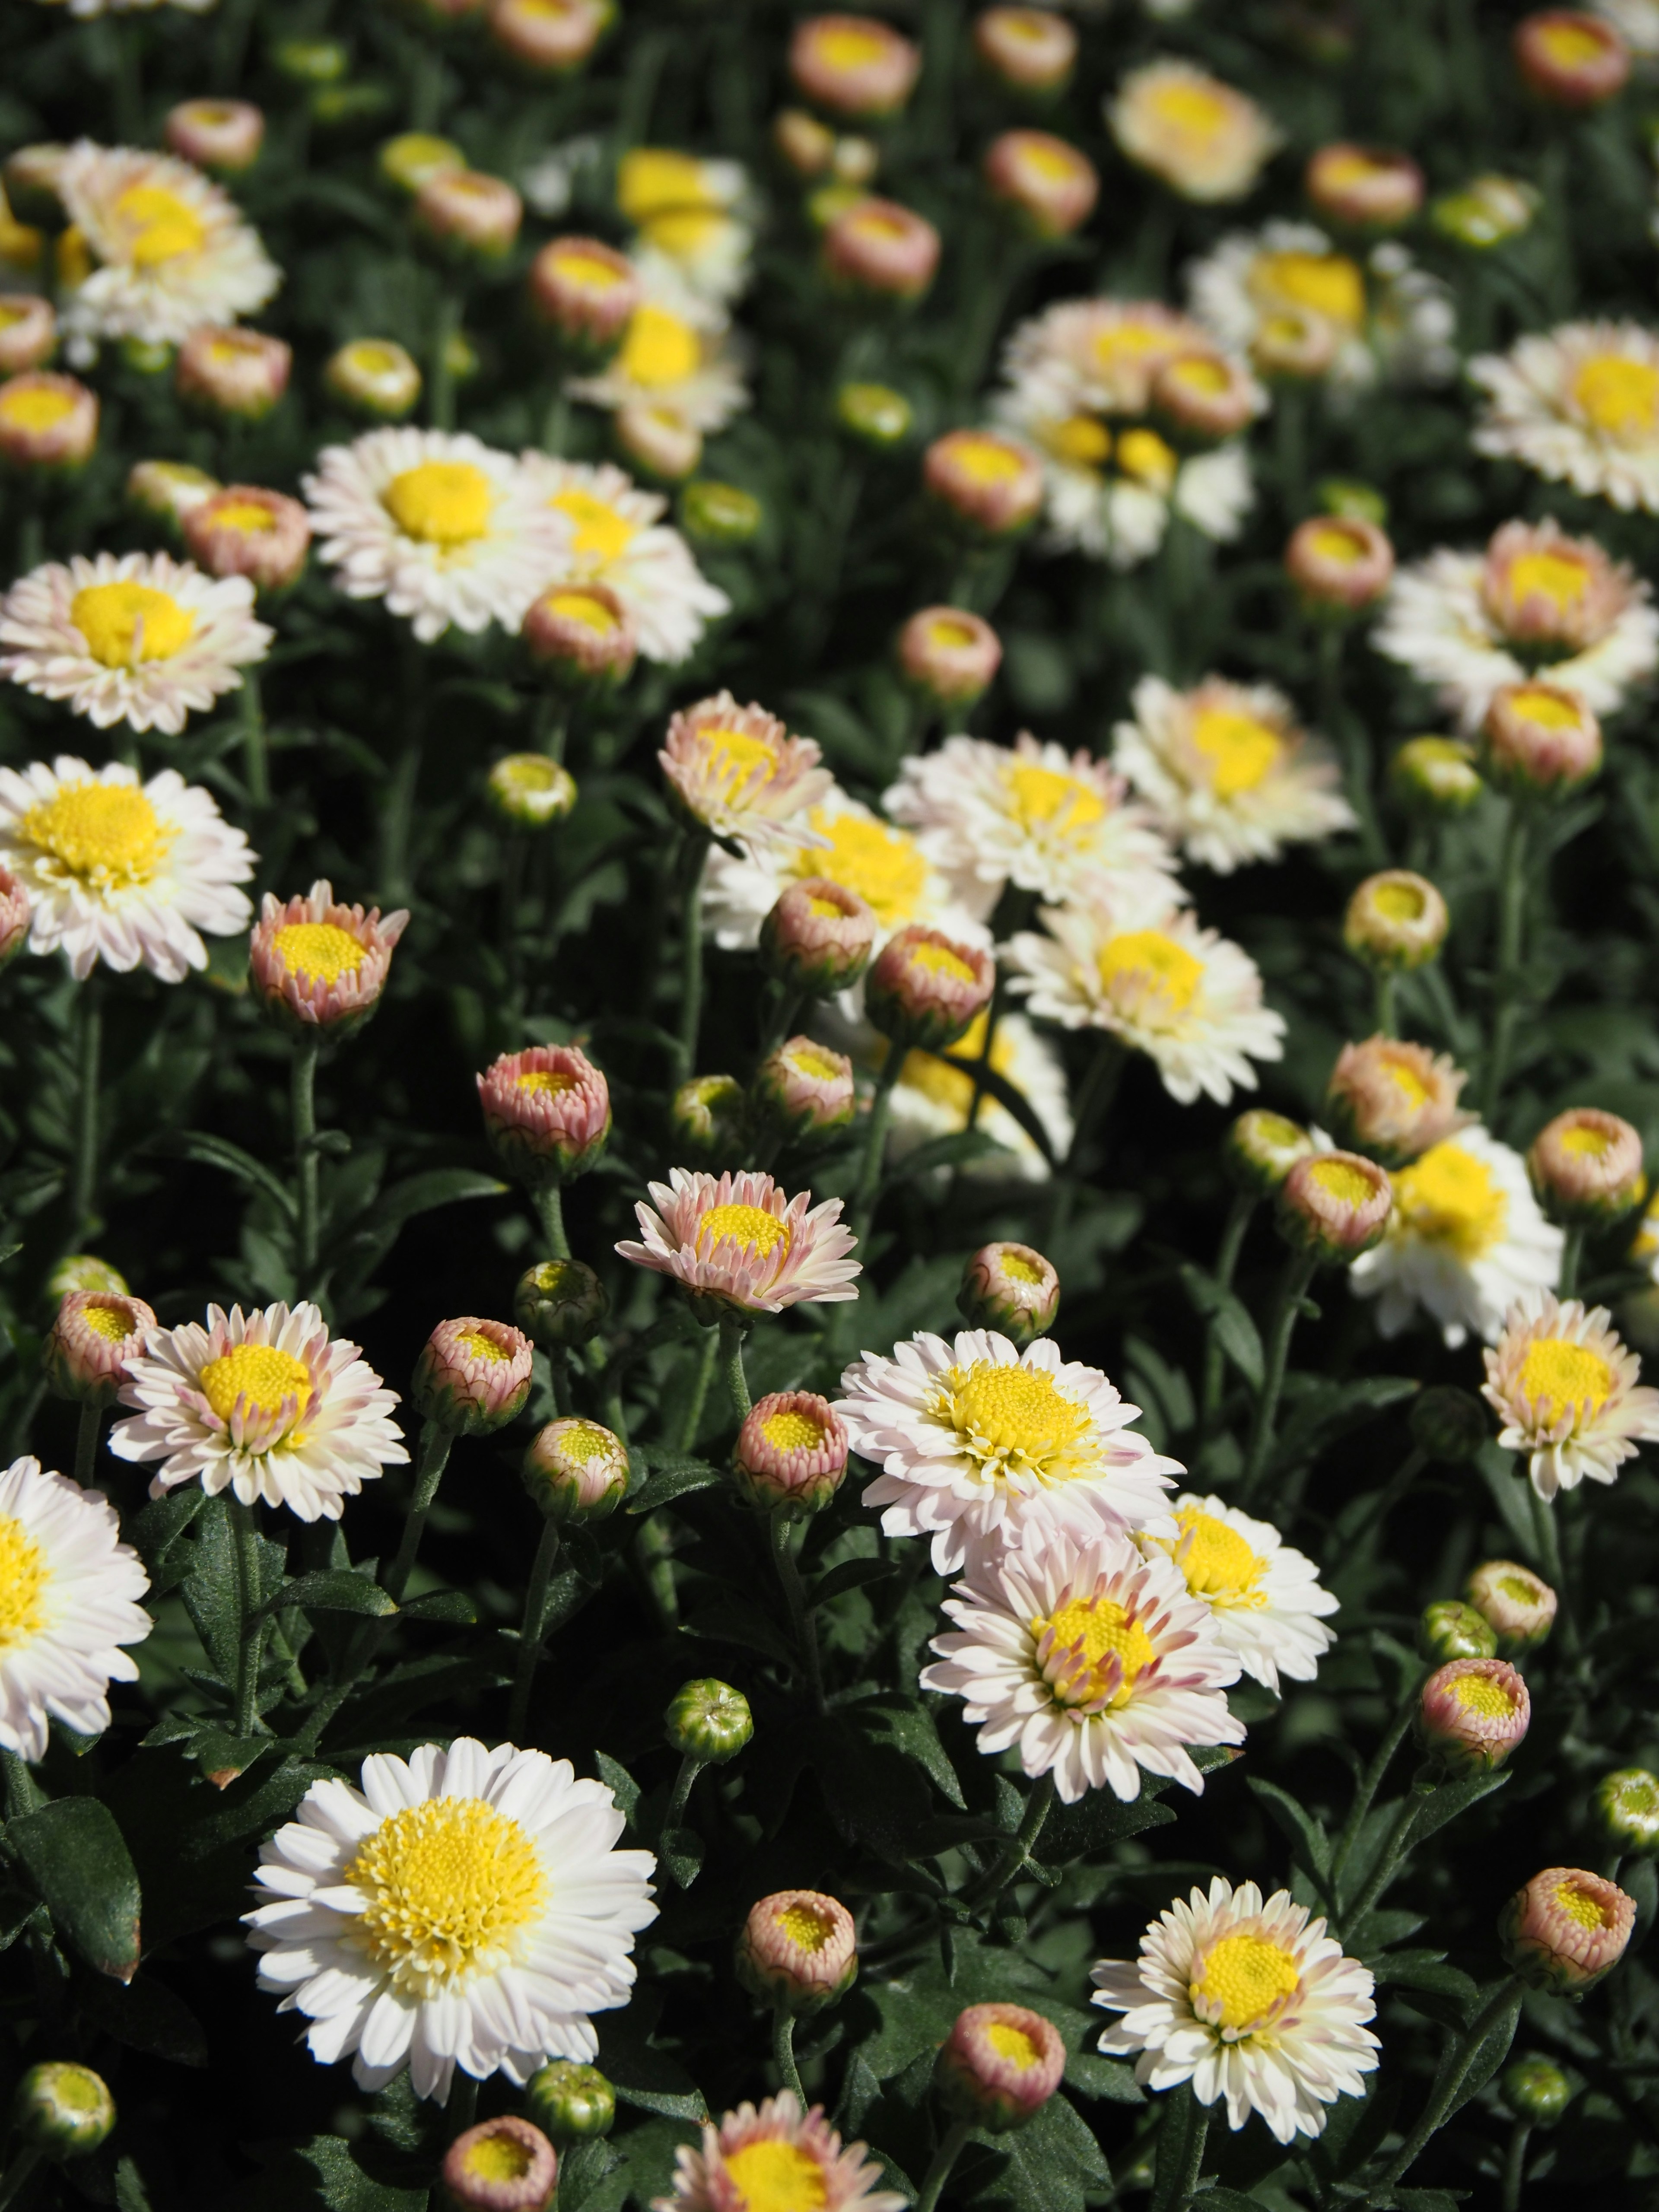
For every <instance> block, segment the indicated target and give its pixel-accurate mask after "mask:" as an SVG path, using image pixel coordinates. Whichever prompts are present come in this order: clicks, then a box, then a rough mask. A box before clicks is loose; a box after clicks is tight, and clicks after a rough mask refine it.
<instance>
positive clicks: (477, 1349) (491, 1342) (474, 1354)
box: [456, 1328, 513, 1367]
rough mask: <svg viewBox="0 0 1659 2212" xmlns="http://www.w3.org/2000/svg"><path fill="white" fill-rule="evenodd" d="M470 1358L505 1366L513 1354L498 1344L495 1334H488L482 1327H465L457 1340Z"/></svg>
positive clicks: (490, 1364) (492, 1365) (495, 1365)
mask: <svg viewBox="0 0 1659 2212" xmlns="http://www.w3.org/2000/svg"><path fill="white" fill-rule="evenodd" d="M456 1343H457V1344H458V1345H459V1347H460V1349H461V1350H462V1351H463V1352H465V1353H466V1354H467V1355H468V1357H469V1358H472V1359H482V1360H484V1361H485V1362H487V1364H489V1366H491V1367H505V1366H507V1364H509V1363H510V1362H511V1360H512V1358H513V1354H512V1353H511V1352H508V1351H507V1350H505V1349H504V1348H503V1347H502V1346H501V1345H499V1344H497V1343H496V1341H495V1338H494V1337H493V1336H486V1335H485V1334H484V1333H483V1330H482V1329H481V1328H468V1329H463V1331H462V1332H461V1334H460V1335H459V1337H457V1339H456Z"/></svg>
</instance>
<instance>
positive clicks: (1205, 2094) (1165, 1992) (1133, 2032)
mask: <svg viewBox="0 0 1659 2212" xmlns="http://www.w3.org/2000/svg"><path fill="white" fill-rule="evenodd" d="M1091 1978H1092V1979H1093V1981H1094V1984H1095V1990H1096V1995H1095V1999H1094V2002H1096V2003H1097V2005H1104V2006H1105V2007H1106V2008H1108V2009H1109V2011H1112V2012H1121V2014H1122V2015H1123V2018H1122V2019H1121V2021H1117V2022H1116V2023H1115V2025H1114V2026H1112V2027H1109V2028H1107V2029H1106V2030H1105V2032H1104V2033H1103V2035H1102V2036H1101V2039H1100V2047H1101V2049H1102V2050H1103V2051H1110V2052H1112V2053H1113V2054H1114V2055H1115V2056H1119V2057H1134V2059H1135V2079H1136V2080H1137V2081H1139V2082H1140V2083H1141V2085H1142V2086H1143V2087H1147V2088H1152V2089H1175V2088H1178V2087H1180V2086H1181V2084H1182V2082H1183V2081H1190V2082H1191V2084H1192V2088H1193V2094H1194V2096H1195V2097H1196V2098H1197V2100H1198V2101H1199V2102H1200V2104H1201V2105H1213V2104H1216V2103H1218V2101H1219V2100H1221V2099H1222V2098H1224V2097H1225V2099H1226V2101H1227V2124H1228V2126H1229V2127H1230V2128H1235V2129H1237V2128H1242V2127H1243V2125H1244V2124H1245V2122H1246V2121H1247V2120H1248V2119H1249V2116H1250V2114H1251V2112H1260V2113H1261V2117H1262V2118H1263V2119H1264V2120H1265V2121H1266V2122H1267V2127H1268V2130H1269V2131H1270V2133H1271V2134H1272V2136H1273V2140H1274V2141H1275V2142H1280V2143H1285V2144H1289V2143H1291V2142H1294V2141H1295V2139H1296V2137H1297V2136H1298V2135H1304V2136H1317V2135H1321V2134H1322V2133H1323V2131H1324V2127H1325V2123H1326V2119H1327V2118H1328V2113H1327V2109H1326V2108H1327V2107H1328V2106H1331V2105H1334V2103H1335V2102H1336V2100H1337V2099H1338V2098H1339V2097H1341V2096H1348V2097H1358V2096H1363V2095H1364V2087H1365V2083H1364V2077H1365V2075H1367V2074H1371V2073H1374V2072H1375V2071H1376V2053H1377V2050H1378V2048H1379V2045H1378V2043H1377V2039H1376V2036H1375V2035H1373V2034H1372V2033H1371V2031H1370V2028H1368V2027H1366V2026H1365V2022H1366V2021H1368V2020H1370V2019H1372V2018H1374V2017H1375V2015H1376V2005H1375V2004H1374V2003H1373V2002H1372V1991H1373V1990H1374V1988H1375V1986H1376V1984H1375V1983H1374V1981H1373V1978H1372V1976H1371V1972H1370V1967H1369V1966H1361V1965H1360V1964H1359V1962H1358V1960H1356V1959H1347V1958H1344V1956H1343V1955H1342V1947H1341V1946H1340V1944H1339V1943H1337V1942H1335V1941H1334V1939H1333V1938H1332V1937H1331V1936H1328V1935H1327V1934H1326V1933H1325V1923H1324V1922H1323V1921H1322V1920H1314V1921H1310V1919H1309V1917H1308V1908H1307V1906H1306V1905H1297V1904H1295V1903H1293V1902H1292V1900H1291V1893H1290V1892H1289V1891H1288V1890H1284V1889H1281V1890H1279V1891H1277V1892H1275V1893H1274V1894H1273V1896H1272V1897H1270V1898H1268V1899H1266V1901H1265V1902H1264V1901H1263V1899H1262V1895H1261V1891H1260V1890H1259V1889H1258V1888H1257V1887H1256V1886H1255V1883H1254V1882H1253V1881H1247V1882H1244V1883H1242V1884H1241V1885H1240V1887H1238V1889H1237V1890H1235V1889H1234V1887H1233V1886H1232V1884H1231V1882H1230V1881H1226V1880H1225V1878H1224V1877H1223V1876H1222V1875H1216V1876H1215V1877H1214V1879H1213V1880H1212V1882H1211V1884H1210V1890H1209V1894H1208V1896H1207V1897H1206V1895H1205V1893H1204V1892H1203V1891H1202V1890H1201V1889H1194V1891H1193V1892H1192V1893H1191V1896H1190V1897H1189V1899H1188V1901H1187V1902H1186V1903H1185V1904H1183V1903H1182V1901H1181V1900H1180V1899H1176V1902H1175V1903H1174V1904H1172V1905H1170V1906H1168V1907H1167V1908H1166V1910H1165V1911H1163V1912H1161V1913H1160V1914H1159V1915H1158V1918H1157V1919H1156V1920H1155V1921H1154V1922H1153V1923H1152V1925H1151V1927H1149V1928H1148V1929H1147V1930H1146V1934H1145V1935H1144V1936H1142V1937H1141V1939H1140V1956H1139V1959H1138V1960H1132V1961H1129V1962H1127V1963H1121V1964H1120V1963H1119V1962H1118V1961H1116V1960H1102V1961H1101V1963H1100V1964H1099V1965H1098V1966H1096V1968H1095V1969H1094V1972H1093V1975H1092V1977H1091Z"/></svg>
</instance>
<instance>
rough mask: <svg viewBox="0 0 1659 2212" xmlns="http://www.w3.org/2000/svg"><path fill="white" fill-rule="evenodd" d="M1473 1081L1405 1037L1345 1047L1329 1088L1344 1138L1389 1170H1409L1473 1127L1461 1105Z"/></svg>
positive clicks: (1328, 1099) (1329, 1104) (1330, 1108)
mask: <svg viewBox="0 0 1659 2212" xmlns="http://www.w3.org/2000/svg"><path fill="white" fill-rule="evenodd" d="M1467 1081H1468V1077H1467V1076H1466V1075H1465V1073H1464V1072H1463V1070H1462V1068H1461V1067H1455V1066H1453V1064H1452V1062H1451V1060H1450V1059H1449V1057H1448V1056H1447V1054H1444V1053H1433V1052H1431V1051H1430V1050H1429V1048H1428V1047H1427V1046H1426V1045H1420V1044H1411V1043H1408V1042H1407V1041H1406V1040H1405V1039H1404V1038H1401V1037H1389V1036H1372V1037H1367V1038H1366V1039H1365V1041H1364V1043H1363V1044H1345V1045H1344V1046H1343V1048H1342V1049H1341V1051H1340V1053H1339V1054H1337V1060H1336V1066H1334V1068H1333V1069H1332V1070H1331V1079H1330V1082H1329V1083H1328V1085H1327V1086H1326V1091H1325V1108H1326V1111H1327V1112H1328V1114H1329V1115H1330V1117H1331V1120H1332V1121H1333V1122H1334V1124H1335V1127H1336V1129H1337V1132H1338V1134H1339V1135H1340V1136H1341V1137H1342V1138H1343V1139H1345V1141H1346V1142H1347V1143H1349V1144H1351V1145H1352V1146H1354V1147H1355V1149H1356V1150H1358V1151H1360V1152H1370V1153H1371V1154H1373V1155H1374V1156H1375V1158H1377V1159H1379V1160H1381V1161H1382V1163H1383V1166H1384V1167H1390V1168H1397V1167H1404V1166H1405V1164H1407V1161H1408V1160H1414V1159H1417V1158H1419V1156H1420V1155H1421V1154H1422V1153H1424V1152H1427V1151H1428V1150H1429V1148H1430V1146H1432V1145H1437V1144H1439V1143H1441V1142H1442V1141H1443V1139H1445V1138H1447V1137H1449V1136H1453V1135H1455V1133H1456V1132H1457V1131H1458V1130H1459V1129H1462V1128H1465V1127H1467V1126H1468V1123H1470V1122H1471V1121H1474V1115H1473V1114H1466V1113H1464V1112H1462V1110H1461V1109H1459V1106H1458V1103H1457V1098H1458V1093H1459V1092H1460V1091H1462V1088H1463V1085H1464V1084H1465V1083H1466V1082H1467Z"/></svg>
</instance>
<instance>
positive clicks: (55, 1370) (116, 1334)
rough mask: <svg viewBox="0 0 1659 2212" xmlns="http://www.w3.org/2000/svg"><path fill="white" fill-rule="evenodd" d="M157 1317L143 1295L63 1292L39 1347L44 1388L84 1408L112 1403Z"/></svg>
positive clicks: (98, 1291) (110, 1404)
mask: <svg viewBox="0 0 1659 2212" xmlns="http://www.w3.org/2000/svg"><path fill="white" fill-rule="evenodd" d="M150 1328H155V1314H154V1313H153V1312H152V1311H151V1310H150V1308H149V1306H147V1305H146V1304H144V1301H143V1299H142V1298H134V1297H127V1296H125V1293H123V1292H121V1291H101V1290H96V1291H65V1292H64V1297H63V1300H62V1302H61V1304H59V1306H58V1316H57V1319H56V1320H55V1321H54V1322H52V1329H51V1333H50V1334H49V1335H48V1336H47V1338H46V1343H45V1345H44V1346H42V1348H41V1366H42V1368H43V1370H44V1371H45V1374H46V1387H47V1389H49V1390H51V1391H52V1393H53V1394H54V1395H56V1396H58V1397H59V1398H72V1399H74V1400H76V1401H78V1402H79V1403H80V1404H81V1405H82V1406H112V1405H113V1404H114V1403H115V1401H116V1398H117V1396H118V1395H119V1392H120V1389H121V1385H122V1384H123V1383H125V1381H126V1380H127V1362H128V1360H129V1359H133V1358H137V1355H138V1354H139V1353H140V1352H143V1348H144V1332H145V1330H146V1329H150Z"/></svg>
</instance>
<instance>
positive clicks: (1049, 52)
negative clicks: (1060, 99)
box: [974, 8, 1077, 92]
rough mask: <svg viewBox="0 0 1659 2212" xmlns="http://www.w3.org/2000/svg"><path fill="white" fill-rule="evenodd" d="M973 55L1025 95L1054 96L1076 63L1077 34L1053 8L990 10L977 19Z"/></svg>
mask: <svg viewBox="0 0 1659 2212" xmlns="http://www.w3.org/2000/svg"><path fill="white" fill-rule="evenodd" d="M974 52H975V53H976V54H977V55H978V56H979V58H980V59H981V61H982V62H983V63H984V64H985V66H986V67H987V69H988V70H993V71H994V73H995V74H996V75H997V76H1000V78H1001V79H1002V81H1003V82H1004V83H1005V84H1009V85H1012V86H1013V87H1015V88H1016V89H1017V90H1018V91H1020V92H1054V91H1057V90H1058V89H1059V88H1060V86H1061V85H1062V84H1064V83H1065V82H1066V78H1067V77H1068V76H1070V75H1071V73H1072V69H1073V64H1074V63H1075V62H1076V60H1077V33H1076V32H1075V31H1074V30H1073V28H1072V27H1071V25H1070V24H1069V23H1068V22H1067V21H1066V18H1065V17H1064V16H1063V15H1055V14H1054V12H1053V10H1052V9H1048V8H987V9H985V10H984V12H983V13H982V14H981V15H976V16H975V18H974Z"/></svg>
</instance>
